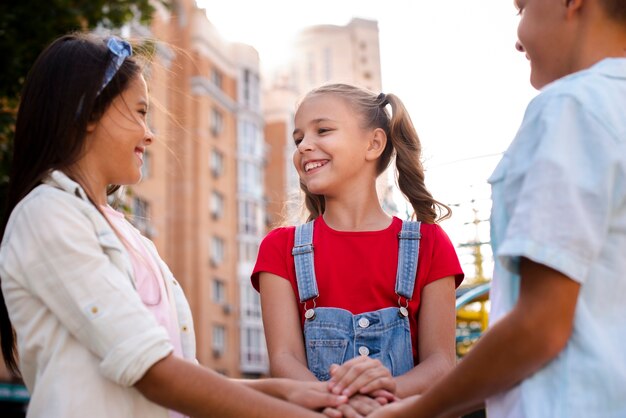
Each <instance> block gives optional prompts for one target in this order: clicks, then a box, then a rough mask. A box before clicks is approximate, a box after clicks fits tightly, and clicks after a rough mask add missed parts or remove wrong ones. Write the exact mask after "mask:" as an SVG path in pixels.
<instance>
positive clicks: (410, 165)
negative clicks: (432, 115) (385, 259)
mask: <svg viewBox="0 0 626 418" xmlns="http://www.w3.org/2000/svg"><path fill="white" fill-rule="evenodd" d="M324 94H332V95H336V96H338V97H340V98H342V99H344V100H345V101H346V103H348V105H349V106H350V107H351V108H352V109H353V110H354V111H355V112H356V113H357V114H358V115H359V119H360V121H361V127H362V128H364V129H376V128H381V129H383V130H384V131H385V133H386V135H387V138H388V141H387V145H386V146H385V149H384V151H383V153H382V154H381V156H380V158H379V159H378V165H377V174H378V175H380V174H382V173H383V172H384V171H385V170H386V169H387V167H388V166H389V164H390V162H391V160H392V158H393V157H395V160H396V168H397V173H398V176H397V183H398V187H399V188H400V191H401V192H402V194H403V195H404V197H406V199H407V200H408V201H409V202H410V204H411V206H412V207H413V210H414V213H413V217H414V218H415V219H417V220H418V221H422V222H426V223H435V222H437V221H440V220H443V219H446V218H449V217H450V216H451V214H452V211H451V210H450V208H449V207H448V206H446V205H444V204H443V203H440V202H438V201H437V200H435V199H434V198H433V196H432V195H431V194H430V192H429V191H428V189H426V184H425V183H424V167H423V166H422V161H421V155H422V145H421V143H420V140H419V137H418V136H417V132H416V131H415V127H414V126H413V122H411V118H410V116H409V113H408V112H407V110H406V108H405V107H404V104H403V103H402V101H401V100H400V99H399V98H398V97H397V96H396V95H394V94H382V93H381V94H379V95H378V96H377V95H376V94H374V93H372V92H370V91H368V90H365V89H362V88H359V87H356V86H353V85H349V84H327V85H324V86H321V87H318V88H316V89H314V90H311V91H310V92H309V93H308V94H307V95H306V96H305V97H304V98H303V100H302V101H301V104H302V103H303V102H304V101H306V100H307V99H309V98H311V97H313V96H319V95H324ZM387 105H389V106H390V107H391V114H389V112H388V111H387ZM300 188H301V189H302V191H303V192H304V194H305V198H304V205H305V208H306V210H308V212H309V216H308V218H307V219H308V220H309V221H310V220H313V219H315V218H317V217H318V216H320V215H322V214H323V213H324V211H325V209H326V206H325V200H324V196H322V195H316V194H313V193H310V192H309V191H308V190H307V188H306V186H305V185H304V184H302V182H300Z"/></svg>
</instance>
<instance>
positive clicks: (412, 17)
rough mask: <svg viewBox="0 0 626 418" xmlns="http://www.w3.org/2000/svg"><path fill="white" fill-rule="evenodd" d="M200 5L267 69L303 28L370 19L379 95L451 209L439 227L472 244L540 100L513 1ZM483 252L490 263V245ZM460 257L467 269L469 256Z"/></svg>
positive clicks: (483, 237) (230, 0) (481, 235)
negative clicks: (407, 128)
mask: <svg viewBox="0 0 626 418" xmlns="http://www.w3.org/2000/svg"><path fill="white" fill-rule="evenodd" d="M198 6H199V7H202V8H205V9H206V12H207V17H208V19H209V20H210V21H211V22H212V23H213V24H214V25H215V26H216V28H217V30H218V31H219V33H220V34H221V35H222V36H223V37H224V39H226V40H228V41H233V42H243V43H247V44H249V45H252V46H253V47H255V48H256V49H257V51H258V52H259V56H260V60H261V66H262V67H264V68H270V67H271V66H273V65H275V64H276V63H278V62H280V60H281V51H284V50H286V48H287V47H288V46H289V42H290V41H291V39H292V38H293V36H294V35H295V34H296V33H297V32H298V31H299V30H301V29H303V28H305V27H307V26H311V25H317V24H336V25H346V24H347V23H348V22H349V21H350V19H352V18H353V17H359V18H365V19H372V20H376V21H377V22H378V27H379V37H380V58H381V70H382V88H383V91H384V92H386V93H394V94H396V95H398V96H399V97H400V98H401V99H402V100H403V102H404V104H405V106H406V107H407V109H408V111H409V113H410V115H411V118H412V120H413V123H414V125H415V127H416V129H417V132H418V135H419V136H420V139H421V142H422V147H423V157H424V167H425V169H426V184H427V186H428V188H429V190H430V191H431V192H432V194H433V195H434V197H435V198H436V199H437V200H439V201H441V202H443V203H446V204H449V205H451V206H452V209H453V213H454V215H453V217H452V219H451V220H447V221H444V222H443V223H442V227H443V228H444V229H445V230H446V232H447V233H448V234H449V236H450V238H451V240H452V242H453V243H454V244H455V245H457V246H458V245H459V244H461V243H464V242H467V241H469V240H472V239H474V238H475V236H476V228H475V227H474V225H472V224H468V223H470V222H471V221H472V220H473V216H474V212H473V209H476V211H477V217H478V218H479V219H481V220H487V219H488V217H489V210H490V204H491V202H490V200H489V196H490V189H489V186H488V184H487V178H488V177H489V175H490V173H491V171H492V170H493V168H494V167H495V165H496V164H497V162H498V161H499V158H500V156H501V154H502V152H504V151H505V150H506V148H507V146H508V144H509V143H510V142H511V141H512V139H513V137H514V135H515V132H516V131H517V129H518V127H519V125H520V122H521V120H522V117H523V113H524V110H525V108H526V106H527V104H528V102H529V101H530V100H531V99H532V98H533V97H534V96H535V95H536V94H537V91H536V90H534V89H533V88H532V87H531V86H530V83H529V75H530V71H529V70H530V68H529V64H528V61H527V60H526V58H525V57H524V54H521V53H519V52H518V51H516V50H515V41H516V39H517V37H516V30H517V23H518V19H519V18H518V16H517V11H516V9H515V7H514V5H513V0H508V1H507V0H504V1H503V0H480V1H467V0H465V1H462V0H447V1H439V0H384V1H383V0H377V1H372V0H316V1H301V0H291V1H288V0H263V1H259V0H227V1H224V0H221V1H214V0H198ZM488 239H489V231H488V222H481V223H480V224H479V227H478V240H479V241H488ZM482 248H483V250H484V251H485V252H487V253H488V254H487V255H488V257H489V249H488V246H483V247H482ZM457 251H458V252H459V256H460V257H461V261H462V263H463V264H464V268H466V269H467V268H468V267H467V266H469V265H471V264H470V263H471V257H470V256H469V253H468V251H469V250H468V249H467V248H465V249H463V248H462V247H461V248H458V249H457ZM489 267H490V266H489V262H488V263H487V265H486V271H487V272H489V271H490V269H489ZM469 268H470V269H471V267H469ZM467 274H468V275H470V276H471V275H472V274H473V273H472V271H467Z"/></svg>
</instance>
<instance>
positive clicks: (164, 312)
mask: <svg viewBox="0 0 626 418" xmlns="http://www.w3.org/2000/svg"><path fill="white" fill-rule="evenodd" d="M101 208H102V210H103V211H104V213H105V214H106V216H107V219H108V220H109V221H110V222H111V224H112V225H113V227H114V228H115V230H116V232H117V233H119V234H120V235H121V236H122V238H123V239H124V241H125V242H123V244H124V246H125V247H126V248H127V249H128V253H129V255H130V261H131V263H132V265H133V272H134V273H135V286H136V287H137V293H139V296H140V297H141V300H142V301H143V303H144V305H146V307H147V308H148V310H149V311H150V312H152V314H153V315H154V317H155V318H156V320H157V322H158V323H159V324H160V325H161V326H162V327H163V328H165V329H166V331H167V333H168V335H169V337H170V340H171V341H172V345H173V346H174V355H175V356H177V357H180V358H183V349H182V345H181V342H180V333H179V330H178V321H177V318H176V310H175V308H174V303H173V300H171V299H170V298H171V294H169V293H168V291H167V287H166V286H165V280H164V279H163V275H162V274H161V269H160V268H159V266H158V264H157V262H156V261H155V260H154V258H153V257H152V256H151V255H150V253H149V252H148V250H147V249H146V247H145V244H144V243H143V242H142V237H141V234H140V232H139V231H138V230H137V229H136V228H135V227H134V226H132V225H131V224H130V222H128V221H127V220H126V218H125V217H124V215H123V214H122V213H120V212H118V211H116V210H115V209H113V208H112V207H110V206H108V205H107V206H101ZM129 247H130V248H129ZM170 417H171V418H182V417H183V415H181V414H179V413H178V412H175V411H170Z"/></svg>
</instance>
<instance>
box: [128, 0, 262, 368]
mask: <svg viewBox="0 0 626 418" xmlns="http://www.w3.org/2000/svg"><path fill="white" fill-rule="evenodd" d="M132 31H133V32H134V34H136V35H139V36H142V37H147V38H154V39H157V40H158V41H157V42H156V43H155V57H154V60H153V61H154V62H153V64H151V66H150V68H149V69H148V71H147V73H148V77H147V78H148V80H147V81H148V85H149V90H150V93H151V97H152V100H153V106H152V111H151V119H150V122H151V125H152V128H153V129H154V131H155V132H156V134H157V136H158V140H157V141H156V143H155V144H154V145H152V146H151V147H150V148H149V151H148V154H147V160H146V164H145V166H144V167H145V179H144V181H142V183H141V184H139V185H137V186H134V187H132V188H131V191H130V193H129V195H128V196H126V200H127V202H128V203H129V206H130V207H131V209H132V212H133V222H134V223H135V225H136V226H137V227H138V228H139V229H141V230H142V231H143V232H144V233H145V234H146V235H148V236H150V237H151V238H152V239H153V240H154V242H155V243H156V245H157V248H158V249H159V251H160V253H161V255H162V257H163V258H164V259H165V261H166V262H167V263H168V265H169V266H170V268H171V269H172V271H173V273H174V275H175V276H176V277H177V278H178V280H179V281H180V284H181V285H182V286H183V288H184V289H185V292H186V295H187V298H188V300H189V303H190V305H191V309H192V312H193V316H194V321H195V324H194V325H195V331H196V338H197V353H198V360H199V361H200V363H202V364H203V365H206V366H209V367H211V368H213V369H215V370H217V371H219V372H221V373H223V374H225V375H228V376H234V377H238V376H241V375H242V374H245V375H252V376H254V375H259V374H261V373H263V372H264V371H265V370H266V369H267V360H266V355H265V350H264V347H265V341H264V339H262V337H263V332H262V328H261V325H260V311H259V312H256V310H258V308H257V307H258V301H256V302H255V301H254V297H255V296H256V298H257V299H258V295H254V294H252V295H251V294H250V293H251V292H250V291H252V292H254V289H252V288H251V286H250V284H249V279H248V277H247V276H248V275H249V272H250V271H251V270H252V265H251V263H253V261H254V259H255V257H256V249H257V248H258V244H259V241H260V239H261V238H262V234H263V232H264V231H263V230H262V229H263V228H262V226H263V222H264V217H265V215H264V204H263V194H262V189H263V187H262V181H263V180H262V179H263V176H262V169H263V164H264V158H263V153H264V150H265V146H264V141H263V136H262V132H263V118H262V115H261V112H260V87H259V79H260V77H259V69H258V68H259V57H258V54H257V52H256V51H255V50H254V49H253V48H252V47H250V46H247V45H241V44H234V43H231V42H228V41H227V40H225V39H223V38H222V37H221V36H220V35H219V33H218V32H217V30H216V29H215V27H214V26H213V25H212V24H211V22H210V20H209V19H208V18H207V15H206V12H205V10H203V9H199V8H197V7H196V5H195V1H193V0H181V1H177V2H175V4H174V5H173V7H172V9H170V10H167V9H164V8H160V9H158V11H157V13H156V15H155V17H154V20H153V23H152V25H151V26H150V28H142V27H139V26H133V27H132ZM246 285H247V286H246ZM251 299H252V302H247V301H249V300H251ZM251 315H252V317H253V319H249V317H250V316H251Z"/></svg>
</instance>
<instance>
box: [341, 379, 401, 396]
mask: <svg viewBox="0 0 626 418" xmlns="http://www.w3.org/2000/svg"><path fill="white" fill-rule="evenodd" d="M381 389H382V390H386V391H389V392H392V393H395V391H396V381H395V380H394V379H393V377H391V375H389V373H384V374H383V375H382V376H381V375H377V377H376V378H375V379H374V378H373V379H371V380H370V381H368V382H365V383H363V384H362V385H361V386H360V388H359V393H363V394H365V393H367V394H371V393H372V392H374V391H376V390H381ZM348 396H349V395H348Z"/></svg>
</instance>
